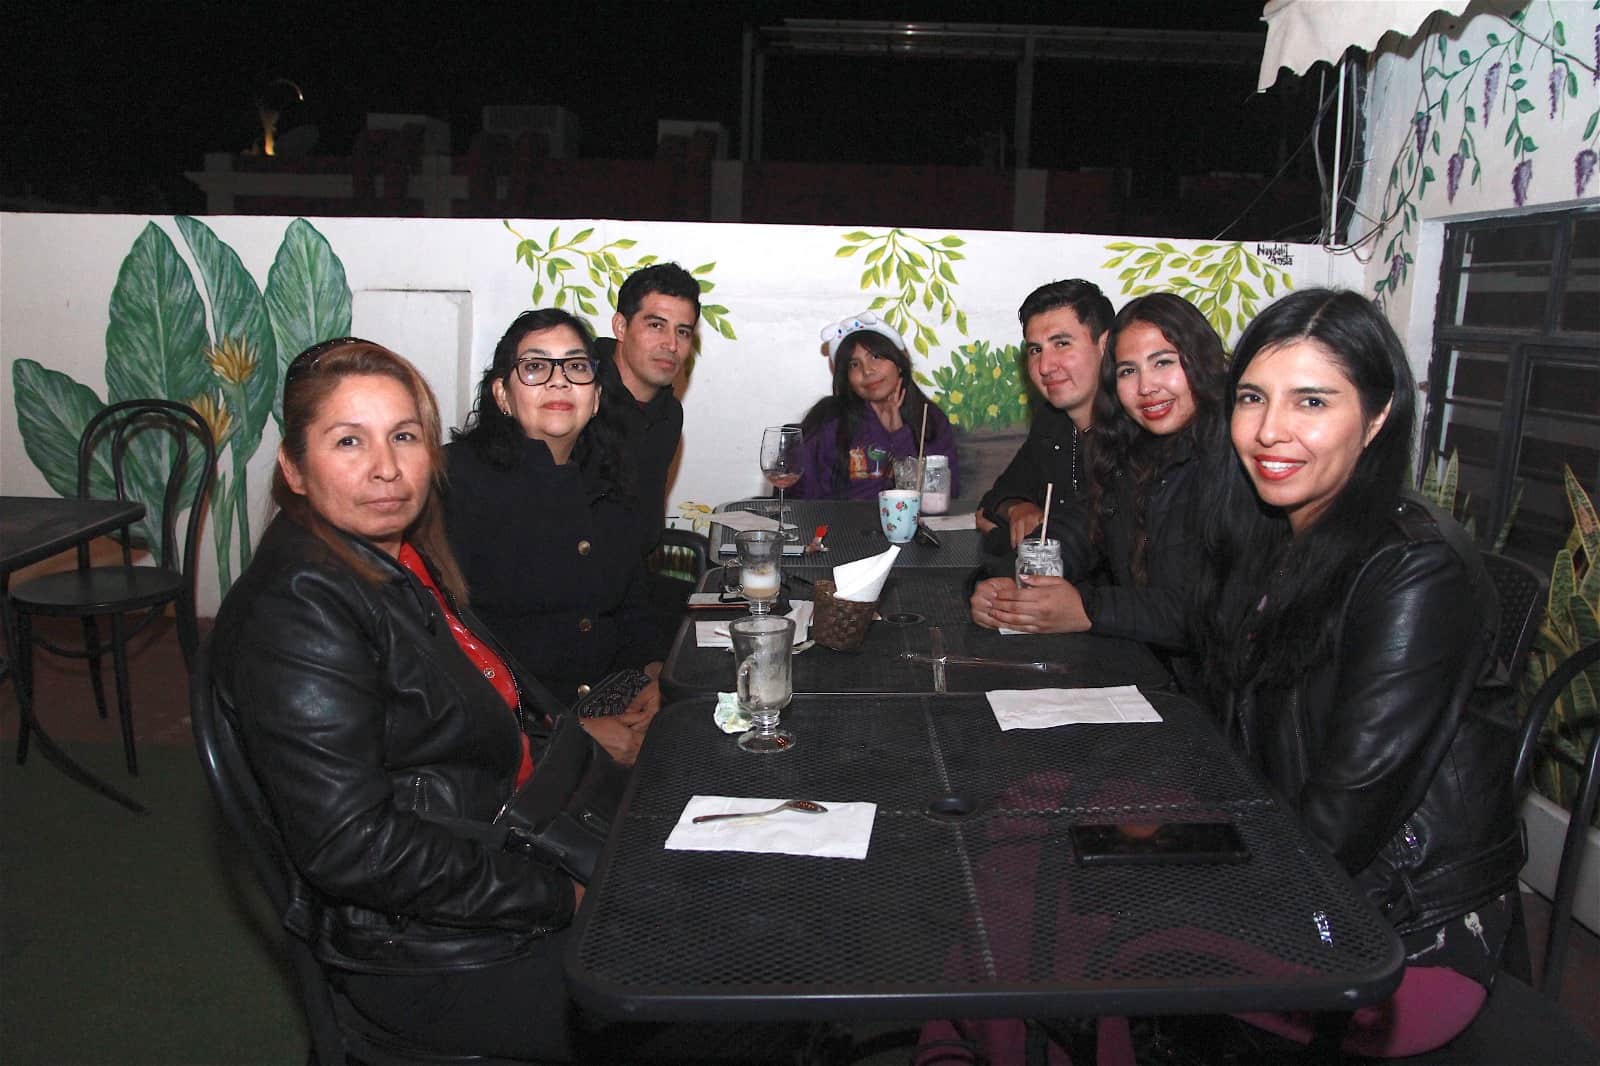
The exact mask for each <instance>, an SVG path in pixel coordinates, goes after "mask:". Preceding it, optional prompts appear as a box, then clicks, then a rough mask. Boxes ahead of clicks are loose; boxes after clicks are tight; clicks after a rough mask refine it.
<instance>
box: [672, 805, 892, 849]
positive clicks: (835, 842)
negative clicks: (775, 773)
mask: <svg viewBox="0 0 1600 1066" xmlns="http://www.w3.org/2000/svg"><path fill="white" fill-rule="evenodd" d="M782 802H783V799H782V798H781V797H780V798H777V799H762V798H759V797H749V796H695V797H693V798H691V799H690V800H689V803H688V805H686V806H685V807H684V808H683V814H681V815H679V816H678V824H677V825H676V826H674V827H673V829H672V833H671V834H670V835H669V836H668V837H667V850H668V851H756V852H761V853H763V854H767V855H816V856H820V857H822V858H826V859H864V858H866V857H867V845H868V844H869V843H871V841H872V822H873V820H874V819H875V818H876V817H877V813H878V805H877V804H876V803H837V802H835V801H833V800H829V799H820V800H818V801H817V802H818V803H820V804H822V805H823V806H824V807H826V808H828V810H827V813H826V814H804V813H802V812H800V811H779V812H778V813H777V814H769V815H767V817H765V818H729V819H724V820H723V821H720V822H706V823H704V824H702V825H695V824H694V819H695V816H696V815H701V814H733V813H737V812H744V811H764V810H768V809H770V808H772V807H776V806H777V805H778V804H780V803H782Z"/></svg>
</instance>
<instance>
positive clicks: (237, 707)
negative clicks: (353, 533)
mask: <svg viewBox="0 0 1600 1066" xmlns="http://www.w3.org/2000/svg"><path fill="white" fill-rule="evenodd" d="M347 540H348V543H349V544H350V546H351V547H352V549H353V550H354V551H355V552H356V553H357V554H358V556H359V557H361V558H362V559H364V560H365V561H367V562H369V563H371V564H372V565H373V566H375V567H377V568H378V570H379V571H380V572H381V573H382V574H383V580H382V581H381V582H378V583H372V582H369V581H367V580H364V579H363V578H362V577H360V576H359V575H358V574H356V573H355V571H354V570H352V569H351V568H350V567H349V566H348V565H347V564H345V563H344V562H343V561H341V560H340V559H338V558H337V557H336V556H334V555H333V553H332V552H331V551H330V550H329V549H328V547H327V546H326V545H325V544H324V543H323V542H322V541H321V540H319V539H318V538H317V537H316V536H314V535H313V534H312V533H310V532H309V531H307V530H306V529H304V528H303V527H301V526H300V525H298V524H297V523H295V522H293V521H291V520H290V519H288V518H286V517H285V516H283V515H279V516H278V517H277V518H276V519H274V520H273V522H272V524H271V525H270V526H269V527H268V528H267V531H266V533H265V535H264V536H263V537H262V539H261V545H260V547H259V548H257V549H256V554H255V558H254V559H253V560H252V562H251V564H250V566H249V568H248V569H247V570H246V571H245V572H244V574H243V575H241V576H240V578H239V580H238V582H237V583H235V584H234V586H233V588H232V590H231V591H230V592H229V593H228V596H227V599H226V600H225V601H224V602H223V604H222V608H221V610H220V611H219V612H218V614H217V624H216V629H215V630H214V631H213V634H212V638H211V639H212V648H213V663H214V671H215V676H214V685H215V689H216V693H217V698H218V700H219V701H220V709H221V710H222V712H223V713H225V714H227V715H229V716H230V718H231V720H232V721H233V722H234V724H235V726H236V728H237V730H238V733H239V736H240V741H241V743H242V745H243V747H244V754H245V757H246V759H247V760H248V762H249V763H250V766H251V768H252V769H253V770H254V772H255V776H256V778H257V780H258V781H259V783H260V785H261V787H262V790H263V791H264V793H265V794H266V798H267V802H268V804H269V806H270V807H271V809H272V814H273V816H274V821H275V822H276V824H277V826H278V828H279V830H280V832H281V833H282V835H283V838H284V842H285V845H286V848H287V851H288V854H289V857H290V859H291V861H292V862H293V864H294V866H295V867H296V869H297V871H298V873H299V875H300V876H299V878H298V879H296V883H294V884H293V885H292V886H291V895H292V897H293V902H292V903H291V906H290V908H289V913H288V914H286V915H284V916H283V921H284V924H285V925H286V926H287V927H288V928H289V929H290V930H291V931H292V932H294V933H295V934H297V935H299V936H301V937H302V938H304V939H306V940H307V941H308V942H309V943H310V944H311V945H312V948H313V950H314V951H315V952H316V954H317V956H318V958H320V959H321V960H322V961H323V962H325V963H328V964H331V965H334V966H339V967H343V968H346V969H351V970H356V971H361V972H368V973H406V974H414V973H420V972H436V971H448V970H457V969H466V968H470V967H473V966H477V965H482V964H485V963H489V962H494V961H498V960H502V959H508V958H513V957H516V956H518V955H520V954H523V953H525V952H526V951H527V950H528V949H529V947H530V945H531V943H532V941H533V940H534V939H536V938H537V937H540V936H542V935H544V934H546V933H548V932H550V931H551V930H553V929H556V928H559V927H561V926H564V925H566V924H567V923H568V921H569V920H570V919H571V915H572V908H573V889H572V883H571V881H569V880H568V879H567V878H566V877H565V876H564V875H562V874H560V873H559V872H557V871H556V870H554V869H553V868H550V867H546V866H543V865H540V864H539V863H536V862H534V861H533V860H531V859H529V858H527V857H525V856H522V855H517V854H512V853H510V852H506V851H499V850H494V849H492V848H490V847H488V846H486V845H485V844H484V843H482V842H480V841H478V840H472V839H468V838H467V837H465V836H463V835H458V834H457V833H455V832H452V831H451V830H450V829H448V828H446V827H445V826H444V825H441V824H439V823H438V822H436V821H433V820H432V819H434V818H458V819H468V820H471V821H474V822H482V823H488V822H491V821H493V819H494V817H495V815H496V814H497V813H498V811H499V810H500V807H501V805H502V804H504V803H505V802H506V800H507V799H508V798H509V797H510V796H511V793H512V785H513V778H514V775H515V772H516V769H517V765H518V763H519V761H520V758H521V754H520V752H521V741H520V740H519V738H518V731H519V726H521V727H522V728H524V729H526V730H528V731H529V732H530V734H531V733H534V732H537V731H538V730H537V727H536V725H535V723H534V722H533V721H530V719H537V721H538V722H540V723H542V722H543V721H544V719H543V716H542V714H536V713H534V711H533V707H532V705H534V704H535V702H536V700H538V701H539V702H540V703H542V702H543V700H546V699H547V698H548V697H546V696H542V695H536V693H537V690H530V689H529V688H527V687H524V688H523V689H522V692H523V699H522V709H519V711H518V713H517V714H515V715H513V713H512V712H511V711H510V710H509V709H508V708H507V707H506V704H505V702H504V701H503V700H502V699H501V698H500V696H499V695H498V694H497V693H496V692H495V690H494V688H493V687H492V686H491V685H490V683H489V682H488V681H486V680H485V679H484V678H483V676H482V675H481V674H480V673H479V672H478V671H477V669H476V668H475V667H474V666H473V665H472V663H471V662H470V661H469V660H468V659H467V657H466V656H465V655H464V654H463V653H462V652H461V650H460V648H459V646H458V645H457V644H456V642H455V638H454V637H453V636H452V635H451V633H450V629H449V626H448V625H447V624H446V622H445V619H444V617H443V615H442V613H441V612H440V611H439V609H438V604H437V602H436V601H435V600H434V598H433V596H432V594H431V593H429V592H428V591H427V590H426V589H425V588H423V587H422V585H421V583H419V582H418V581H417V580H416V579H415V578H413V577H412V576H411V575H410V574H409V573H407V572H406V571H405V570H403V569H402V568H401V567H400V566H398V565H397V564H396V563H395V562H394V560H392V559H391V558H390V557H389V556H388V555H386V554H384V553H383V552H381V551H378V550H376V549H375V548H373V547H372V546H371V545H370V544H367V543H366V542H364V541H361V540H358V539H355V538H347ZM461 617H462V619H463V621H465V622H466V624H467V625H468V626H469V627H471V628H473V630H474V632H475V633H477V634H478V635H479V636H480V637H481V638H484V639H487V637H488V635H487V634H486V632H485V631H484V630H483V629H482V628H481V627H480V626H478V625H476V624H475V621H474V620H473V619H472V617H471V614H470V612H467V611H464V610H463V611H462V612H461ZM508 665H509V661H508ZM518 680H519V682H521V681H522V679H521V678H518ZM543 705H544V706H548V704H543ZM539 748H540V741H539V740H538V739H535V740H534V742H533V749H534V758H535V759H536V760H537V758H538V753H539Z"/></svg>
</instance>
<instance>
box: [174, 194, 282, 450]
mask: <svg viewBox="0 0 1600 1066" xmlns="http://www.w3.org/2000/svg"><path fill="white" fill-rule="evenodd" d="M177 222H178V229H179V231H180V232H182V233H183V238H184V240H185V241H186V242H188V245H189V250H190V251H191V252H192V253H193V254H194V258H195V263H196V264H197V265H198V266H199V267H200V277H201V279H202V280H203V281H204V282H205V286H206V295H207V296H208V297H209V298H210V303H211V336H212V338H213V340H212V343H211V347H210V358H209V359H208V360H207V362H208V366H209V369H210V370H211V372H212V374H213V375H214V378H215V381H214V383H213V385H214V388H215V389H216V390H217V391H220V392H221V394H222V397H223V399H224V400H225V401H226V404H227V410H228V414H229V425H228V431H229V432H227V433H226V436H228V437H230V438H232V437H237V439H236V440H235V441H234V450H235V452H236V453H239V454H241V455H243V456H250V455H253V454H254V453H255V450H256V447H257V445H259V444H260V443H261V432H262V430H263V429H264V428H265V427H266V424H267V415H268V413H269V412H271V410H272V405H273V399H274V397H275V395H276V394H277V391H278V360H277V342H276V340H275V338H274V336H273V332H272V324H271V322H270V321H269V320H268V317H267V305H266V301H265V300H263V299H262V297H261V290H260V289H258V288H257V287H256V283H255V279H254V278H252V277H251V276H250V274H249V272H248V271H246V270H245V268H244V264H243V263H241V262H240V261H239V256H238V254H237V253H235V252H234V250H233V249H232V248H230V247H228V246H227V245H226V244H224V243H222V241H220V240H218V239H217V236H216V234H214V233H212V232H211V230H210V229H209V228H208V227H207V226H206V225H205V223H203V222H200V221H198V220H196V219H193V218H188V217H186V216H183V215H180V216H178V220H177ZM224 443H225V441H222V440H219V441H218V442H217V448H218V450H219V451H220V450H221V449H222V446H223V444H224Z"/></svg>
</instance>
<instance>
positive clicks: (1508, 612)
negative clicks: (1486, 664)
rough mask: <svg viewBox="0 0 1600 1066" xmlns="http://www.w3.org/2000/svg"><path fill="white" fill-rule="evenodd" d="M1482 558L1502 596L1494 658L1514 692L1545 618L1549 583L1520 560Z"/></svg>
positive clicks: (1489, 556) (1491, 556) (1492, 554)
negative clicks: (1534, 639) (1529, 651)
mask: <svg viewBox="0 0 1600 1066" xmlns="http://www.w3.org/2000/svg"><path fill="white" fill-rule="evenodd" d="M1482 557H1483V568H1484V569H1485V570H1487V571H1488V572H1489V580H1491V581H1493V582H1494V589H1495V592H1496V593H1497V594H1498V595H1499V597H1500V633H1499V636H1498V637H1496V639H1495V645H1494V656H1495V659H1496V660H1498V662H1499V663H1500V665H1501V667H1502V668H1503V669H1504V670H1505V680H1506V683H1507V684H1509V685H1510V686H1511V687H1512V689H1513V691H1514V690H1515V689H1516V686H1517V684H1518V683H1519V682H1520V681H1521V679H1522V666H1523V664H1524V663H1525V662H1526V661H1527V659H1528V649H1530V648H1531V647H1533V638H1534V636H1535V635H1537V634H1538V632H1539V624H1540V622H1541V621H1542V620H1543V618H1544V608H1545V601H1546V600H1547V599H1548V596H1549V587H1550V581H1549V578H1548V577H1546V576H1545V575H1544V574H1541V573H1540V572H1539V571H1537V570H1535V569H1534V568H1533V567H1531V566H1529V565H1528V564H1527V563H1524V562H1521V561H1520V560H1517V559H1512V558H1509V557H1507V556H1504V555H1496V554H1494V553H1493V552H1484V553H1482Z"/></svg>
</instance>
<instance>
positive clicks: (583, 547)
mask: <svg viewBox="0 0 1600 1066" xmlns="http://www.w3.org/2000/svg"><path fill="white" fill-rule="evenodd" d="M589 548H590V544H589V542H588V541H586V540H580V541H578V554H579V555H588V554H589Z"/></svg>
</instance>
